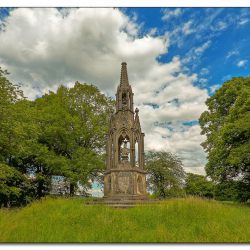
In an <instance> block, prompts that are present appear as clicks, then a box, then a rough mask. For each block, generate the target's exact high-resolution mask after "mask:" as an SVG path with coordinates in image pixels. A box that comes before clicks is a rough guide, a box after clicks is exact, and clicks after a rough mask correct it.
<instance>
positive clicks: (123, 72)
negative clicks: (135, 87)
mask: <svg viewBox="0 0 250 250" xmlns="http://www.w3.org/2000/svg"><path fill="white" fill-rule="evenodd" d="M120 85H121V86H127V85H129V82H128V73H127V63H125V62H123V63H122V68H121V78H120Z"/></svg>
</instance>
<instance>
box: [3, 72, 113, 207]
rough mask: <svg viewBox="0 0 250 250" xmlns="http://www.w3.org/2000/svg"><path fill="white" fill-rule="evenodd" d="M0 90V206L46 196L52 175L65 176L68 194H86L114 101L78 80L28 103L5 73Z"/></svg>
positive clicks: (99, 163) (100, 164)
mask: <svg viewBox="0 0 250 250" xmlns="http://www.w3.org/2000/svg"><path fill="white" fill-rule="evenodd" d="M0 90H3V91H1V94H0V164H1V171H0V172H1V176H0V178H1V185H0V196H1V197H2V199H1V202H0V203H1V204H2V205H6V204H8V205H9V204H11V203H13V204H14V203H17V202H16V200H17V198H18V197H21V196H25V199H24V198H23V200H26V201H29V200H30V199H32V198H39V197H41V196H44V195H45V194H47V193H48V191H49V189H50V185H51V177H52V175H60V176H64V177H65V180H66V181H67V182H68V183H69V184H70V193H71V194H74V193H75V192H76V188H77V186H78V184H81V186H82V187H83V192H85V193H86V191H87V189H88V188H89V187H90V180H93V179H94V178H95V177H97V176H98V173H99V172H102V170H103V169H104V154H105V152H104V148H105V141H106V140H105V135H106V133H107V125H108V117H109V116H110V114H111V112H113V109H114V101H113V100H112V99H111V98H109V97H107V96H105V95H104V94H102V93H101V92H100V91H99V89H98V88H97V87H95V86H93V85H89V84H86V83H84V84H81V83H79V82H76V83H75V85H74V87H72V88H67V87H64V86H60V87H59V88H58V89H57V91H56V92H49V93H48V94H45V95H43V96H42V97H40V98H37V99H36V100H34V101H30V100H26V99H25V98H24V97H23V94H22V91H21V90H20V88H19V87H18V86H16V85H14V84H13V83H11V82H10V81H9V80H8V79H7V74H6V72H5V71H3V70H0ZM31 187H32V188H31ZM3 197H5V198H3ZM1 204H0V205H1Z"/></svg>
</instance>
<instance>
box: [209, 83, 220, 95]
mask: <svg viewBox="0 0 250 250" xmlns="http://www.w3.org/2000/svg"><path fill="white" fill-rule="evenodd" d="M220 86H221V85H220V84H215V85H213V86H211V87H210V91H211V93H212V94H213V93H214V92H215V91H216V90H217V89H218V88H219V87H220Z"/></svg>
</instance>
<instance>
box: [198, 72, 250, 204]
mask: <svg viewBox="0 0 250 250" xmlns="http://www.w3.org/2000/svg"><path fill="white" fill-rule="evenodd" d="M206 104H207V106H208V110H207V111H205V112H203V113H202V115H201V117H200V119H199V122H200V125H201V129H202V134H205V135H206V136H207V140H206V141H205V142H204V143H202V146H203V148H204V149H205V150H206V152H208V163H207V165H206V172H207V174H208V176H210V177H211V178H212V179H213V180H214V181H216V182H218V183H222V182H227V181H236V182H237V183H238V185H237V192H238V198H239V199H241V198H243V197H244V199H243V200H246V199H249V198H250V197H249V192H248V194H247V193H246V190H250V182H249V179H250V177H249V175H250V122H249V121H250V77H246V78H243V77H237V78H233V79H231V80H229V81H227V82H225V83H224V84H223V85H222V87H221V88H220V89H219V90H217V91H216V93H215V94H214V95H213V96H211V97H210V98H208V100H207V101H206ZM230 183H231V182H230ZM241 200H242V199H241Z"/></svg>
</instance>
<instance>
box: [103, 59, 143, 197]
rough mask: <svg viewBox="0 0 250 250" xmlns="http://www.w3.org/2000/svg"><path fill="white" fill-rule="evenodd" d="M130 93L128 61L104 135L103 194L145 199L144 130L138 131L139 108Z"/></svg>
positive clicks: (123, 64) (123, 68)
mask: <svg viewBox="0 0 250 250" xmlns="http://www.w3.org/2000/svg"><path fill="white" fill-rule="evenodd" d="M133 95H134V94H133V92H132V88H131V86H130V84H129V81H128V75H127V64H126V63H122V68H121V78H120V85H119V86H118V88H117V93H116V112H115V113H114V114H113V115H112V116H111V117H110V128H109V133H108V135H109V136H108V138H107V147H106V150H107V159H106V165H107V166H106V167H107V170H106V172H105V173H104V196H105V197H109V198H114V197H115V196H117V195H118V196H119V195H120V196H124V195H125V196H129V197H133V199H134V197H137V198H138V199H145V194H146V171H145V170H144V133H142V131H141V125H140V120H139V110H138V109H137V108H136V109H135V110H134V103H133ZM111 175H112V179H111V178H110V176H111ZM129 197H127V198H129Z"/></svg>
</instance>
